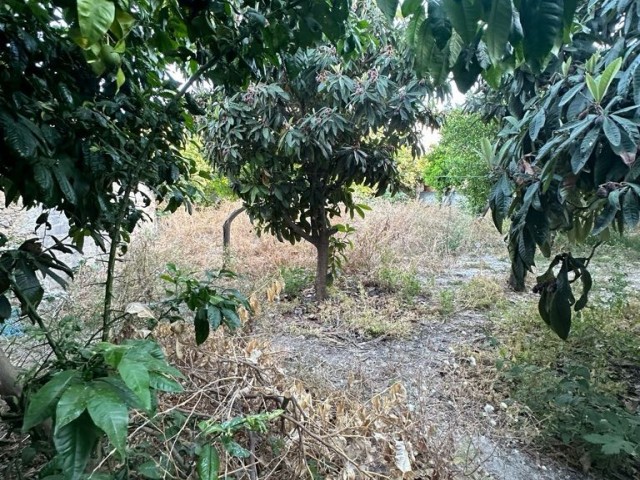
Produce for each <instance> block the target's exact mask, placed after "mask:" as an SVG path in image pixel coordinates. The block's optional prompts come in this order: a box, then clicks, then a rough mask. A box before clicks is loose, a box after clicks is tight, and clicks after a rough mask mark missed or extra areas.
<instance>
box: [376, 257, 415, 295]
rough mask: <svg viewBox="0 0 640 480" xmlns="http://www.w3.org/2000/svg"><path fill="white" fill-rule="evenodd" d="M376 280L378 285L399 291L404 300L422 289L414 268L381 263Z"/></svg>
mask: <svg viewBox="0 0 640 480" xmlns="http://www.w3.org/2000/svg"><path fill="white" fill-rule="evenodd" d="M378 280H379V282H380V286H382V287H383V288H387V289H389V290H391V291H394V292H399V293H400V294H401V296H402V298H403V299H405V300H412V299H413V298H415V297H416V296H418V295H420V292H421V291H422V284H421V283H420V279H419V278H418V275H417V272H416V269H415V268H411V267H409V268H400V267H396V266H390V265H383V266H382V267H381V268H380V270H379V271H378Z"/></svg>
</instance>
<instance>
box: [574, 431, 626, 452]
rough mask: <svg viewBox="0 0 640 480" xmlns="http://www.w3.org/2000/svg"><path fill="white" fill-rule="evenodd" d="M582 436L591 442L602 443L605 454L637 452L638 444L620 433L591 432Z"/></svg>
mask: <svg viewBox="0 0 640 480" xmlns="http://www.w3.org/2000/svg"><path fill="white" fill-rule="evenodd" d="M582 438H583V439H584V440H586V441H587V442H589V443H593V444H596V445H602V453H603V454H605V455H619V454H620V453H621V452H625V453H627V454H628V455H635V453H636V444H634V443H631V442H628V441H626V440H625V439H624V437H621V436H619V435H610V434H601V433H589V434H587V435H583V436H582Z"/></svg>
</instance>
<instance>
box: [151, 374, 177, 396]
mask: <svg viewBox="0 0 640 480" xmlns="http://www.w3.org/2000/svg"><path fill="white" fill-rule="evenodd" d="M149 385H150V386H151V387H152V388H155V389H156V390H160V391H163V392H171V393H180V392H182V391H184V388H182V385H180V383H178V382H177V381H175V380H174V379H173V378H169V377H168V376H166V375H163V374H161V373H155V372H150V373H149Z"/></svg>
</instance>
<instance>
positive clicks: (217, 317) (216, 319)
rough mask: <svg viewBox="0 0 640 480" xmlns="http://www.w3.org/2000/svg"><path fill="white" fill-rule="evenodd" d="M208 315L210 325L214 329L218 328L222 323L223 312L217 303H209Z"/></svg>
mask: <svg viewBox="0 0 640 480" xmlns="http://www.w3.org/2000/svg"><path fill="white" fill-rule="evenodd" d="M207 317H208V319H209V325H210V326H211V328H212V329H213V330H215V329H217V328H218V327H219V326H220V324H221V323H222V314H221V312H220V309H219V308H218V307H217V306H215V305H209V306H208V307H207Z"/></svg>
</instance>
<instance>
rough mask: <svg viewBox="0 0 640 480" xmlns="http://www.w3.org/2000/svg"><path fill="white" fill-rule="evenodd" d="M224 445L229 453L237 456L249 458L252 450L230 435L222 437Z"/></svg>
mask: <svg viewBox="0 0 640 480" xmlns="http://www.w3.org/2000/svg"><path fill="white" fill-rule="evenodd" d="M222 446H223V447H224V449H225V450H226V451H227V453H228V454H229V455H231V456H232V457H236V458H249V457H250V456H251V452H249V450H247V449H246V448H244V447H243V446H242V445H240V444H239V443H238V442H236V441H234V440H233V439H232V438H230V437H222Z"/></svg>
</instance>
